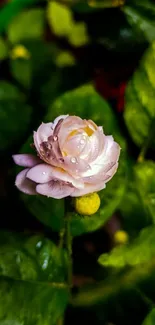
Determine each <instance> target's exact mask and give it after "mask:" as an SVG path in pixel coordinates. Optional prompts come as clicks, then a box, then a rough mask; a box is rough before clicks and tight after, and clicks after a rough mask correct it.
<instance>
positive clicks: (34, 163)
mask: <svg viewBox="0 0 155 325" xmlns="http://www.w3.org/2000/svg"><path fill="white" fill-rule="evenodd" d="M33 139H34V146H35V149H36V151H37V155H31V154H19V155H14V156H13V159H14V162H15V163H16V164H17V165H19V166H23V167H26V168H25V169H24V170H23V171H21V172H20V173H19V174H18V175H17V177H16V182H15V184H16V186H17V187H18V189H19V190H20V191H22V192H24V193H27V194H41V195H46V196H48V197H52V198H55V199H61V198H64V197H66V196H74V197H77V196H83V195H85V194H89V193H92V192H97V191H100V190H102V189H104V188H105V186H106V183H107V182H108V181H109V180H110V179H111V178H112V177H113V175H114V174H115V172H116V170H117V167H118V159H119V155H120V146H119V145H118V144H117V143H116V142H115V141H114V139H113V137H112V136H106V135H105V134H104V133H103V129H102V127H101V126H99V127H98V126H97V125H96V124H95V123H94V122H93V121H91V120H82V119H81V118H80V117H77V116H69V115H61V116H59V117H57V118H56V119H55V120H54V122H53V123H42V124H41V125H40V126H39V128H38V130H37V132H34V136H33Z"/></svg>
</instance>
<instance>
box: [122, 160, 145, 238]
mask: <svg viewBox="0 0 155 325" xmlns="http://www.w3.org/2000/svg"><path fill="white" fill-rule="evenodd" d="M142 188H143V186H142ZM119 211H120V213H121V221H122V227H123V229H124V230H126V231H127V232H128V233H129V235H130V236H131V237H135V236H136V235H137V234H138V233H139V231H140V230H141V229H142V228H144V227H146V226H148V225H149V224H150V218H149V217H148V213H146V209H145V207H144V205H143V203H142V199H141V197H140V193H139V189H138V187H137V180H136V175H135V173H134V164H133V162H130V161H129V159H128V163H127V186H126V189H125V193H124V195H123V198H122V200H121V202H120V205H119Z"/></svg>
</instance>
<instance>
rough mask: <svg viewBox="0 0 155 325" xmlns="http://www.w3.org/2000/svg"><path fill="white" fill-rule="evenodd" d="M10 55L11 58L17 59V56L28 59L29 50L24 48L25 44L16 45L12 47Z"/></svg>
mask: <svg viewBox="0 0 155 325" xmlns="http://www.w3.org/2000/svg"><path fill="white" fill-rule="evenodd" d="M10 56H11V58H12V59H18V58H23V59H29V58H30V52H29V51H28V50H27V49H26V47H25V46H23V45H17V46H15V47H14V48H13V49H12V51H11V54H10Z"/></svg>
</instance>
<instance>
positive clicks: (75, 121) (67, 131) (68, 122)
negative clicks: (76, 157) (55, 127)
mask: <svg viewBox="0 0 155 325" xmlns="http://www.w3.org/2000/svg"><path fill="white" fill-rule="evenodd" d="M82 127H85V123H84V121H83V120H82V119H81V118H80V117H77V116H68V117H67V118H66V119H65V120H64V121H63V122H62V124H61V129H60V131H59V145H60V149H61V151H63V147H64V144H65V142H66V141H67V140H68V139H69V137H70V135H71V134H72V132H76V131H77V132H78V131H79V130H80V128H82Z"/></svg>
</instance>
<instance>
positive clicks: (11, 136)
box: [0, 81, 32, 150]
mask: <svg viewBox="0 0 155 325" xmlns="http://www.w3.org/2000/svg"><path fill="white" fill-rule="evenodd" d="M31 113H32V111H31V107H29V106H28V105H27V104H25V103H24V96H23V94H22V93H20V91H19V90H18V88H16V87H15V86H13V85H12V84H9V83H7V82H3V81H1V82H0V125H1V129H0V138H1V141H0V148H1V150H4V149H7V148H8V147H11V146H12V145H14V144H16V143H18V142H19V143H20V141H21V139H20V138H21V137H22V136H23V135H24V134H25V132H26V131H27V129H28V127H29V124H30V121H31Z"/></svg>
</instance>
